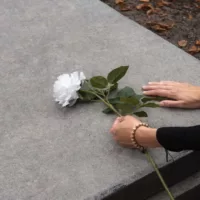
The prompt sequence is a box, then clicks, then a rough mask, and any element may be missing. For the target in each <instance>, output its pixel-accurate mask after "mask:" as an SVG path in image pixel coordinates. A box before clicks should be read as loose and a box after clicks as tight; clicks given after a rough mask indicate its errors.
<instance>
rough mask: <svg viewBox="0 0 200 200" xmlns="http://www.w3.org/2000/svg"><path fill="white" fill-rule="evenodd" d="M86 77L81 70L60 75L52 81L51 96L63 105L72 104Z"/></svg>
mask: <svg viewBox="0 0 200 200" xmlns="http://www.w3.org/2000/svg"><path fill="white" fill-rule="evenodd" d="M85 79H86V77H85V75H84V73H83V72H73V73H71V74H62V75H60V76H59V77H58V78H57V80H56V81H55V83H54V88H53V93H54V94H53V96H54V98H55V101H56V102H58V103H59V104H61V105H62V106H63V107H64V106H68V105H69V106H72V105H74V104H75V103H76V101H77V99H78V98H79V96H78V94H77V91H78V90H79V89H80V88H81V84H82V83H83V82H84V80H85Z"/></svg>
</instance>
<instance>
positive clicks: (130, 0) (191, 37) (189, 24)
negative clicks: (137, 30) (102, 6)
mask: <svg viewBox="0 0 200 200" xmlns="http://www.w3.org/2000/svg"><path fill="white" fill-rule="evenodd" d="M102 1H103V2H104V3H106V4H108V5H109V6H111V7H113V8H114V9H116V10H117V11H119V12H120V13H122V14H123V15H125V16H127V17H129V18H130V19H132V20H134V21H136V22H138V23H139V24H141V25H142V26H144V27H146V28H148V29H150V30H152V31H153V32H155V33H156V34H158V35H160V36H161V37H163V38H164V39H166V40H168V41H169V42H171V43H173V44H175V45H176V46H178V47H179V48H183V49H184V50H185V51H186V52H189V53H191V54H192V55H193V56H195V57H196V58H198V59H200V0H168V1H167V0H149V2H145V3H144V2H141V1H145V0H141V1H140V0H102ZM146 1H148V0H146ZM119 2H121V3H119ZM139 4H142V5H139ZM138 5H139V6H138ZM182 40H183V41H182Z"/></svg>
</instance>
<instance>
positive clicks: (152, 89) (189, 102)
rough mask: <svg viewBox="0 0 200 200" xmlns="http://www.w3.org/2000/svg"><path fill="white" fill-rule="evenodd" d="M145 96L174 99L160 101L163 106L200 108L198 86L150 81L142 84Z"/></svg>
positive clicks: (199, 90)
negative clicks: (144, 84)
mask: <svg viewBox="0 0 200 200" xmlns="http://www.w3.org/2000/svg"><path fill="white" fill-rule="evenodd" d="M142 89H143V93H144V94H145V95H147V96H161V97H166V98H169V99H174V100H164V101H161V102H160V106H163V107H177V108H200V87H198V86H193V85H191V84H188V83H179V82H173V81H162V82H150V83H148V85H146V86H143V87H142Z"/></svg>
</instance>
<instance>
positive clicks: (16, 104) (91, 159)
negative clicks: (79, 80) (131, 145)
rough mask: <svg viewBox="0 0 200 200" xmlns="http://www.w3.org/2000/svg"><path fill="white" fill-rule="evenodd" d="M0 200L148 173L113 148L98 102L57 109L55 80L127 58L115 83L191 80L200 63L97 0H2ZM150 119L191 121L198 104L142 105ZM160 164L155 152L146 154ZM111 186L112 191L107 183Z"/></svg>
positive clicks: (80, 191) (85, 188)
mask: <svg viewBox="0 0 200 200" xmlns="http://www.w3.org/2000/svg"><path fill="white" fill-rule="evenodd" d="M0 30H1V32H0V52H1V54H0V63H1V71H0V88H1V92H0V99H1V104H0V113H1V115H0V127H1V134H0V199H2V200H5V199H7V200H18V199H19V200H22V199H29V200H31V199H34V200H37V199H38V200H39V199H51V200H54V199H55V200H61V199H69V200H80V199H85V198H87V197H94V196H95V195H97V194H100V193H101V192H102V191H106V193H105V194H108V193H111V192H112V188H117V187H120V186H122V185H126V184H128V183H130V182H133V181H135V180H137V179H138V178H139V177H141V176H143V175H145V174H147V173H149V172H151V171H152V168H151V166H150V165H149V164H148V162H147V161H146V160H145V157H144V156H143V155H141V154H140V153H139V152H136V151H132V150H127V149H123V148H121V147H119V146H117V145H116V144H115V143H114V142H113V141H112V138H111V136H110V134H109V133H108V130H109V128H110V126H111V123H112V121H113V119H114V117H109V116H106V115H104V114H103V113H101V110H102V105H99V104H93V105H77V106H76V107H75V108H72V109H61V108H60V107H59V106H57V105H56V104H55V103H54V102H53V99H52V85H53V82H54V81H55V79H56V77H57V76H58V75H60V74H62V73H65V72H72V71H75V70H83V71H84V72H85V74H86V75H87V76H88V77H89V76H92V75H97V74H107V72H108V71H109V70H111V69H112V68H115V67H117V66H119V65H127V64H129V65H130V70H129V73H128V75H127V76H126V78H124V79H123V80H122V81H121V86H123V85H130V86H133V87H135V88H136V89H137V90H138V91H140V88H141V86H142V85H143V84H145V83H147V82H148V81H152V80H166V79H167V80H169V79H170V80H178V81H188V82H191V83H194V84H198V81H199V73H200V68H199V64H200V62H199V61H198V60H196V59H195V58H193V57H191V56H190V55H188V54H186V53H184V52H183V51H181V50H180V49H177V48H176V47H175V46H173V45H171V44H169V43H168V42H166V41H165V40H163V39H161V38H160V37H158V36H156V35H154V34H153V33H151V32H150V31H148V30H146V29H144V28H143V27H141V26H139V25H138V24H136V23H134V22H132V21H130V20H129V19H127V18H125V17H123V16H121V15H120V14H118V13H117V12H115V11H114V10H112V9H111V8H109V7H107V6H106V5H104V4H103V3H101V2H100V1H98V0H73V1H70V0H51V1H50V0H34V1H32V0H7V1H4V0H0ZM148 113H149V116H150V117H149V119H148V121H149V123H150V124H151V125H152V126H156V127H159V126H163V125H186V126H187V125H194V124H197V123H199V114H200V111H182V110H176V111H174V110H170V109H169V110H167V109H166V110H163V109H156V110H155V109H154V110H152V109H149V110H148ZM152 154H153V156H154V158H155V159H156V161H157V163H158V164H159V165H164V164H165V156H164V151H163V150H162V149H158V150H154V151H153V152H152ZM110 188H111V189H110Z"/></svg>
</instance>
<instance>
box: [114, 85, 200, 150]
mask: <svg viewBox="0 0 200 200" xmlns="http://www.w3.org/2000/svg"><path fill="white" fill-rule="evenodd" d="M142 89H143V93H144V94H145V95H148V96H161V97H166V98H169V99H172V100H164V101H161V102H160V106H163V107H174V108H190V109H195V108H200V87H198V86H193V85H191V84H188V83H179V82H173V81H162V82H150V83H148V84H147V85H146V86H143V88H142ZM139 123H141V121H139V120H138V119H136V118H135V117H133V116H125V117H118V118H117V119H116V120H115V122H114V123H113V125H112V128H111V129H110V132H111V133H112V135H113V138H114V140H115V141H116V142H117V143H118V144H119V145H121V146H123V147H127V148H135V147H134V145H133V144H132V142H131V133H132V129H133V128H134V127H136V126H137V125H138V124H139ZM156 131H157V129H153V128H147V127H140V128H138V129H137V131H136V140H137V142H138V144H140V145H141V146H144V147H149V148H155V147H159V146H160V144H159V143H158V141H157V139H156Z"/></svg>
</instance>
